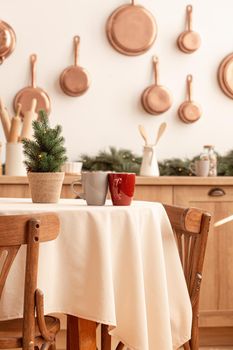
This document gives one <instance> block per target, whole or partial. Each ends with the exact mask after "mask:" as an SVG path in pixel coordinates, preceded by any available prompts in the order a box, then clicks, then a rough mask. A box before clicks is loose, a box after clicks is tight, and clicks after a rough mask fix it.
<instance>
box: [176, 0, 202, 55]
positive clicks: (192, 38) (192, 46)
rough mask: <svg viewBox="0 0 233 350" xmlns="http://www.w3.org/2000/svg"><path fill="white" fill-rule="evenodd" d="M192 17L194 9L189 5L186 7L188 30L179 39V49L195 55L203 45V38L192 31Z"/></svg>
mask: <svg viewBox="0 0 233 350" xmlns="http://www.w3.org/2000/svg"><path fill="white" fill-rule="evenodd" d="M192 15H193V7H192V6H191V5H188V6H187V7H186V28H187V29H186V30H185V31H184V32H182V33H181V34H180V35H179V37H178V39H177V45H178V48H179V49H180V50H181V51H182V52H184V53H193V52H194V51H196V50H197V49H199V47H200V45H201V37H200V35H199V34H198V33H197V32H194V31H193V29H192Z"/></svg>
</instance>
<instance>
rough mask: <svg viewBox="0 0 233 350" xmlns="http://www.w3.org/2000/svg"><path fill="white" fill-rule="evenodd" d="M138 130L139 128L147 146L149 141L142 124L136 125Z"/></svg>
mask: <svg viewBox="0 0 233 350" xmlns="http://www.w3.org/2000/svg"><path fill="white" fill-rule="evenodd" d="M138 130H139V132H140V134H141V136H142V138H143V139H144V141H145V146H147V145H148V144H149V142H148V138H147V134H146V130H145V128H144V126H143V125H138Z"/></svg>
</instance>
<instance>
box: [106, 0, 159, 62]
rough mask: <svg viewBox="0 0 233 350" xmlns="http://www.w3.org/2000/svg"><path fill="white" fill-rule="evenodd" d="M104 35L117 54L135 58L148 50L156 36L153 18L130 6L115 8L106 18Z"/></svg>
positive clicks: (143, 11) (133, 5) (146, 12)
mask: <svg viewBox="0 0 233 350" xmlns="http://www.w3.org/2000/svg"><path fill="white" fill-rule="evenodd" d="M106 33H107V37H108V40H109V42H110V44H111V45H112V47H113V48H114V49H116V50H117V51H118V52H120V53H122V54H124V55H128V56H136V55H141V54H142V53H144V52H146V51H147V50H149V48H150V47H151V46H152V45H153V43H154V41H155V39H156V36H157V24H156V21H155V18H154V16H153V15H152V14H151V13H150V12H149V11H148V10H147V9H145V8H144V7H142V6H140V5H135V1H134V0H131V4H128V5H123V6H120V7H119V8H117V9H116V10H115V11H114V12H113V13H112V14H111V15H110V17H109V18H108V21H107V25H106Z"/></svg>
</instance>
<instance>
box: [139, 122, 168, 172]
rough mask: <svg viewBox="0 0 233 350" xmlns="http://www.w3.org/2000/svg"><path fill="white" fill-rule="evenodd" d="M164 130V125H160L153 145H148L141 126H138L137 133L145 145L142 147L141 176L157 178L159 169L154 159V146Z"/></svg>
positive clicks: (155, 158)
mask: <svg viewBox="0 0 233 350" xmlns="http://www.w3.org/2000/svg"><path fill="white" fill-rule="evenodd" d="M165 128H166V123H162V124H161V125H160V127H159V130H158V133H157V137H156V141H155V143H154V144H149V143H148V138H147V134H146V132H145V129H144V127H143V126H142V125H139V132H140V134H141V136H142V137H143V139H144V141H145V145H144V147H143V157H142V164H141V168H140V175H141V176H159V167H158V161H157V157H156V151H155V146H156V145H157V143H158V141H159V139H160V137H161V136H162V134H163V133H164V130H165Z"/></svg>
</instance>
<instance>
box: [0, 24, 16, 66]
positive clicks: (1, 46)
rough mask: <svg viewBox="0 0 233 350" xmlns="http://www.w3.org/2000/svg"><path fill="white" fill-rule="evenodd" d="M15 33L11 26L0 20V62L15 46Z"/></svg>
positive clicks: (0, 62)
mask: <svg viewBox="0 0 233 350" xmlns="http://www.w3.org/2000/svg"><path fill="white" fill-rule="evenodd" d="M15 43H16V35H15V32H14V30H13V29H12V28H11V26H10V25H9V24H8V23H6V22H4V21H0V64H2V63H3V61H4V60H5V58H6V57H8V56H9V55H10V54H11V53H12V51H13V50H14V48H15Z"/></svg>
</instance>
